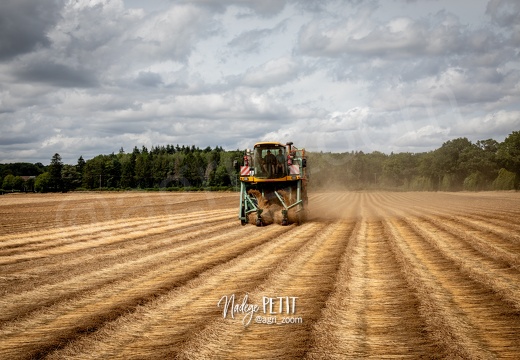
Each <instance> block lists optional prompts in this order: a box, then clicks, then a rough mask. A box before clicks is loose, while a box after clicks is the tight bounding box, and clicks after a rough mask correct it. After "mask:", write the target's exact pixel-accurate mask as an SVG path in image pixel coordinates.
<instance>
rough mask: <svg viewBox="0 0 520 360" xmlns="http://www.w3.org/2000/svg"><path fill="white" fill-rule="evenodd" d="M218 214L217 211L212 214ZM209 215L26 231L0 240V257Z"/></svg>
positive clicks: (206, 213) (148, 218)
mask: <svg viewBox="0 0 520 360" xmlns="http://www.w3.org/2000/svg"><path fill="white" fill-rule="evenodd" d="M219 213H221V212H219V211H217V212H215V214H219ZM208 215H211V213H208V212H207V211H202V212H197V213H189V214H183V215H173V214H172V215H163V216H157V217H140V218H131V219H122V220H109V221H104V222H98V223H96V227H95V228H94V229H93V228H92V224H90V225H89V226H68V227H63V228H60V229H54V230H46V231H30V232H26V233H22V234H16V235H5V236H0V254H2V255H4V254H5V255H11V254H10V253H9V251H11V252H15V251H22V252H23V251H31V250H32V249H36V250H37V249H38V248H39V247H51V246H59V245H61V244H67V243H70V242H74V241H76V238H80V239H81V237H83V236H88V237H89V238H92V237H94V236H95V234H100V236H103V235H105V236H106V235H110V234H112V233H113V232H124V231H127V229H144V228H147V227H149V224H148V223H146V224H143V223H145V222H149V221H151V220H152V219H153V221H154V222H155V223H156V224H157V225H164V224H168V223H172V222H178V221H184V220H187V219H196V218H199V219H201V218H202V216H208Z"/></svg>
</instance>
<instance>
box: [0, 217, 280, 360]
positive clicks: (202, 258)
mask: <svg viewBox="0 0 520 360" xmlns="http://www.w3.org/2000/svg"><path fill="white" fill-rule="evenodd" d="M238 229H239V230H237V231H234V232H231V233H226V234H222V235H220V236H219V237H220V238H221V239H220V240H222V241H220V240H219V237H214V238H211V239H207V242H206V243H205V245H203V246H201V247H199V251H197V252H196V253H195V254H191V255H190V256H185V257H183V258H178V259H174V260H175V261H172V262H166V263H160V264H157V262H161V260H160V258H158V259H157V260H156V261H153V260H152V261H153V262H152V263H150V266H149V269H147V271H146V272H143V273H135V272H134V271H133V270H132V268H131V267H130V268H129V269H128V270H129V273H128V277H127V278H125V279H122V280H121V281H116V282H114V283H109V284H107V285H105V286H102V287H100V288H98V289H95V290H92V291H89V292H86V293H82V294H81V296H80V297H75V298H73V299H69V300H66V301H63V302H59V303H57V304H54V305H51V306H49V307H46V308H43V309H41V310H39V311H37V312H33V313H31V314H30V315H29V316H27V317H22V318H21V319H20V320H19V321H11V322H9V323H5V324H3V327H2V328H1V330H0V358H10V359H13V358H25V357H31V356H39V354H41V353H45V352H47V351H49V350H50V349H52V348H56V347H60V346H63V345H64V344H65V343H66V342H68V341H69V340H70V339H71V338H74V337H77V336H78V335H80V334H81V333H82V332H85V331H92V330H93V329H96V328H98V327H100V326H101V325H102V324H103V323H105V322H107V321H110V320H113V319H115V318H117V317H118V316H120V315H121V314H123V313H125V312H128V311H134V310H135V308H136V307H137V306H138V305H139V304H143V303H146V302H148V301H150V300H152V299H153V298H155V297H157V296H158V295H160V294H164V293H166V292H168V291H170V290H171V289H173V288H175V287H179V286H181V285H183V284H185V283H186V282H187V281H189V280H190V279H193V278H196V277H197V276H199V275H200V274H202V273H204V272H205V271H208V270H209V269H211V268H212V267H214V266H217V265H219V264H221V263H226V262H228V261H229V260H231V259H233V258H235V257H237V256H240V255H241V254H243V253H244V252H247V251H251V249H257V248H262V247H261V245H262V244H263V243H266V242H269V241H270V240H271V239H272V237H277V236H280V235H281V234H283V233H285V232H287V231H289V230H290V228H286V227H268V228H267V229H265V230H264V231H262V232H261V233H260V234H258V235H256V236H253V237H251V236H249V237H248V234H249V231H248V229H247V228H245V227H239V228H238ZM226 240H227V241H226ZM214 243H216V244H218V245H214ZM109 275H110V274H109V273H108V274H107V276H109Z"/></svg>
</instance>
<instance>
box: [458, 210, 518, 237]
mask: <svg viewBox="0 0 520 360" xmlns="http://www.w3.org/2000/svg"><path fill="white" fill-rule="evenodd" d="M519 218H520V215H516V216H500V215H498V214H490V213H487V214H485V213H484V214H482V215H480V214H464V215H463V218H462V219H463V221H464V222H465V223H467V224H471V226H474V227H478V228H479V229H482V230H484V231H488V232H490V233H493V234H495V235H497V236H499V237H500V238H504V239H508V241H512V242H516V243H520V224H518V219H519Z"/></svg>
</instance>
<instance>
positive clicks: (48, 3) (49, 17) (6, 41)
mask: <svg viewBox="0 0 520 360" xmlns="http://www.w3.org/2000/svg"><path fill="white" fill-rule="evenodd" d="M62 6H63V1H61V0H37V1H34V0H2V3H1V4H0V61H2V60H4V61H5V60H9V59H11V58H13V57H15V56H17V55H20V54H24V53H27V52H30V51H32V50H33V49H34V48H36V47H37V46H49V44H50V41H49V39H48V37H47V31H48V30H49V29H50V28H51V27H52V26H54V25H55V24H56V22H57V21H58V20H59V18H60V16H59V11H60V9H61V8H62Z"/></svg>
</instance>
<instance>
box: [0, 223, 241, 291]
mask: <svg viewBox="0 0 520 360" xmlns="http://www.w3.org/2000/svg"><path fill="white" fill-rule="evenodd" d="M235 227H236V223H233V222H230V221H229V220H228V219H225V220H220V221H215V222H213V221H206V222H205V223H204V224H203V225H202V226H201V225H200V224H197V225H194V226H192V227H186V228H181V229H178V230H176V231H171V232H167V233H161V234H156V235H153V236H145V237H142V238H135V239H129V241H125V242H121V243H116V244H110V245H106V246H99V247H96V248H93V249H91V248H88V249H84V250H80V251H77V252H74V253H64V254H60V255H54V256H51V257H46V258H39V259H35V260H32V261H27V262H23V263H16V264H11V265H2V266H1V272H2V275H1V276H0V296H7V295H8V294H19V293H23V292H25V291H32V290H34V289H36V288H39V287H42V286H46V285H53V284H57V283H62V282H64V281H67V280H70V279H71V278H75V277H78V276H82V275H85V274H89V273H94V272H96V271H99V270H103V269H107V268H109V267H111V266H118V265H119V264H124V263H125V262H133V261H135V260H137V259H140V258H143V257H145V256H150V255H153V254H157V256H160V255H159V254H160V253H161V252H163V251H164V250H168V249H171V248H175V247H176V246H179V245H181V244H182V243H184V242H188V241H190V242H195V241H202V242H203V241H205V240H206V239H207V238H208V237H211V236H214V235H215V234H216V235H218V233H219V232H225V231H232V230H233V228H235Z"/></svg>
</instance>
